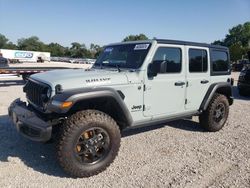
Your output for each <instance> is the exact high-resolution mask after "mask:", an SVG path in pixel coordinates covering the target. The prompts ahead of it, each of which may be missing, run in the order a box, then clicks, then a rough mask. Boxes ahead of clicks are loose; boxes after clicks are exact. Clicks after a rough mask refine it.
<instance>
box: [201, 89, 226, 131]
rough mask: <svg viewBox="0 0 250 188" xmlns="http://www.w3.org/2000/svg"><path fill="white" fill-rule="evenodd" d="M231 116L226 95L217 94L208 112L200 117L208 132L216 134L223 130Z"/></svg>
mask: <svg viewBox="0 0 250 188" xmlns="http://www.w3.org/2000/svg"><path fill="white" fill-rule="evenodd" d="M228 114H229V103H228V99H227V97H226V96H225V95H221V94H218V93H216V94H215V95H214V97H213V99H212V100H211V102H210V104H209V106H208V108H207V110H205V111H204V112H203V113H202V114H201V115H200V116H199V120H200V124H201V126H202V127H203V128H205V129H206V130H208V131H211V132H215V131H219V130H220V129H222V127H223V126H224V125H225V123H226V121H227V118H228Z"/></svg>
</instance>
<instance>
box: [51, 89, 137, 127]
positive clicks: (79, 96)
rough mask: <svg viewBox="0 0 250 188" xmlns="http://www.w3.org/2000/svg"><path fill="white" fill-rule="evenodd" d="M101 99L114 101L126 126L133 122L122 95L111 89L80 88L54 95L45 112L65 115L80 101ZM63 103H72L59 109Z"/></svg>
mask: <svg viewBox="0 0 250 188" xmlns="http://www.w3.org/2000/svg"><path fill="white" fill-rule="evenodd" d="M103 97H108V98H112V99H113V100H115V102H116V103H117V104H118V105H119V107H120V108H121V114H123V115H124V116H125V119H126V121H127V123H128V125H131V124H132V122H133V120H132V117H131V114H130V112H129V110H128V108H127V106H126V105H125V103H124V101H123V99H124V95H123V93H121V92H120V91H116V90H115V89H113V88H106V87H101V88H81V89H73V90H67V91H63V92H62V93H59V94H56V95H55V96H54V97H53V98H52V100H51V102H50V103H49V104H48V106H47V110H48V111H52V112H56V113H59V114H66V113H67V112H70V109H71V108H72V107H73V106H74V105H75V104H77V103H78V102H80V101H83V100H89V99H97V98H103ZM65 101H71V102H73V105H72V106H71V107H69V108H66V109H61V108H60V104H61V103H62V102H65Z"/></svg>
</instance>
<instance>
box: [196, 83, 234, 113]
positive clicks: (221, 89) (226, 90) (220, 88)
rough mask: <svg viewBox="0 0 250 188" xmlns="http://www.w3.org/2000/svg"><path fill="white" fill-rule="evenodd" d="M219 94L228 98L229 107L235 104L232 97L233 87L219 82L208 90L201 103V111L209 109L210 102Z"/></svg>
mask: <svg viewBox="0 0 250 188" xmlns="http://www.w3.org/2000/svg"><path fill="white" fill-rule="evenodd" d="M216 92H218V93H221V94H224V95H226V96H227V98H228V102H229V105H232V104H233V96H232V86H231V84H230V83H228V82H218V83H214V84H211V85H210V87H209V88H208V91H207V93H206V95H205V97H204V99H203V101H202V103H201V106H200V109H199V111H200V112H202V111H204V110H206V109H207V107H208V105H209V103H210V101H211V100H212V98H213V96H214V94H215V93H216Z"/></svg>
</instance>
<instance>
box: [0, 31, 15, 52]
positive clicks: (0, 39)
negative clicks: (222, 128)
mask: <svg viewBox="0 0 250 188" xmlns="http://www.w3.org/2000/svg"><path fill="white" fill-rule="evenodd" d="M0 49H17V46H16V45H15V44H13V43H12V42H10V41H9V39H7V38H6V37H5V36H4V35H2V34H0Z"/></svg>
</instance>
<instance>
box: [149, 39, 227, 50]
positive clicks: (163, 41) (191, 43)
mask: <svg viewBox="0 0 250 188" xmlns="http://www.w3.org/2000/svg"><path fill="white" fill-rule="evenodd" d="M154 40H156V41H157V43H162V44H178V45H189V46H200V47H208V48H216V49H223V50H228V48H227V47H225V46H220V45H212V44H206V43H199V42H188V41H180V40H169V39H154Z"/></svg>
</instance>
